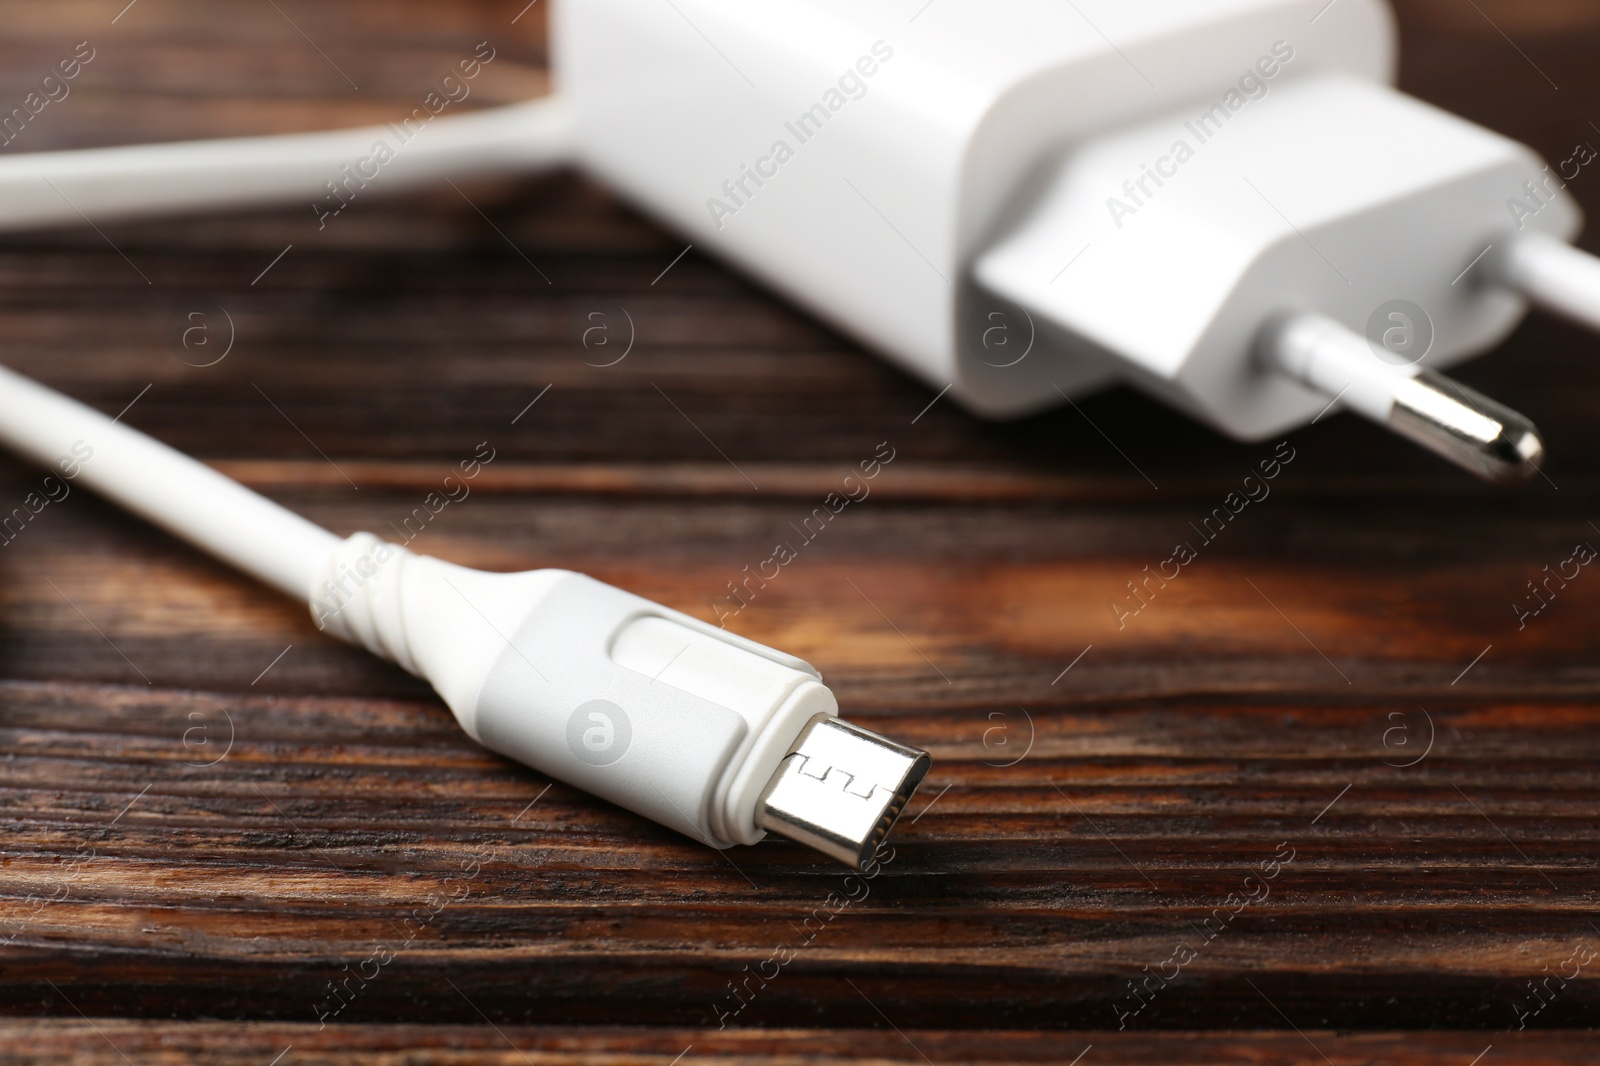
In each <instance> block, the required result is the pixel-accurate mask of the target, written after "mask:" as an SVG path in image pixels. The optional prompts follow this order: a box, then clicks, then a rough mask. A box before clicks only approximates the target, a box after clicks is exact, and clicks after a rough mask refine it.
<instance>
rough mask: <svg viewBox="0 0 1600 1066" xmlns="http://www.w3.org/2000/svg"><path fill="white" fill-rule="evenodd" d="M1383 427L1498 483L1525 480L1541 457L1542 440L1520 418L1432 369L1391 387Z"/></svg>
mask: <svg viewBox="0 0 1600 1066" xmlns="http://www.w3.org/2000/svg"><path fill="white" fill-rule="evenodd" d="M1389 428H1390V429H1392V430H1394V431H1395V432H1396V433H1398V434H1400V435H1401V436H1402V437H1407V438H1409V439H1410V440H1413V441H1416V442H1417V443H1418V444H1420V445H1422V446H1423V447H1425V448H1427V449H1428V450H1429V451H1432V452H1434V453H1436V454H1438V455H1441V456H1443V457H1444V458H1446V459H1448V460H1450V461H1451V462H1453V463H1455V464H1456V465H1457V466H1461V467H1465V468H1466V469H1467V470H1470V471H1472V472H1473V473H1474V474H1477V475H1478V476H1479V477H1482V478H1486V479H1487V480H1489V481H1495V482H1499V483H1501V484H1509V483H1513V482H1518V481H1526V480H1527V479H1528V478H1530V477H1532V476H1533V475H1534V474H1536V473H1538V472H1539V463H1540V462H1541V461H1542V460H1543V459H1544V441H1543V439H1541V438H1540V436H1539V431H1538V430H1537V429H1536V428H1534V425H1533V423H1532V422H1531V421H1529V420H1528V419H1527V418H1526V417H1524V416H1523V415H1520V414H1518V413H1517V412H1515V411H1513V410H1511V409H1510V408H1509V407H1506V406H1505V405H1503V404H1500V403H1497V402H1495V401H1494V400H1491V399H1489V397H1487V396H1485V395H1483V394H1482V393H1480V392H1476V391H1474V390H1473V389H1469V388H1467V387H1466V386H1465V385H1462V384H1461V383H1460V382H1457V381H1453V380H1451V379H1450V378H1447V377H1445V376H1444V375H1443V374H1440V373H1437V372H1435V371H1432V370H1424V371H1422V372H1421V373H1419V374H1417V376H1416V377H1414V378H1412V379H1411V380H1410V381H1407V382H1405V383H1404V384H1402V385H1400V386H1399V387H1398V388H1396V390H1395V394H1394V408H1393V409H1392V410H1391V411H1390V412H1389Z"/></svg>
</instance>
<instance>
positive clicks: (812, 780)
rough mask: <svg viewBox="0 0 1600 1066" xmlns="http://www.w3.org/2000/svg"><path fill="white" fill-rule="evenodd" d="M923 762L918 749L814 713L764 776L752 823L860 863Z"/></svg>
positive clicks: (895, 814)
mask: <svg viewBox="0 0 1600 1066" xmlns="http://www.w3.org/2000/svg"><path fill="white" fill-rule="evenodd" d="M928 765H929V760H928V753H927V752H925V751H920V750H918V749H916V748H909V747H906V746H905V745H904V744H896V743H895V742H894V741H892V740H889V739H888V738H887V737H881V736H879V735H878V734H876V733H874V732H872V731H871V730H868V729H862V728H861V727H860V726H856V725H851V724H850V723H849V722H845V721H841V720H840V719H838V718H835V717H834V716H833V715H830V714H819V715H817V716H816V717H814V718H812V719H811V721H810V722H808V723H807V724H806V727H805V728H804V729H802V730H801V731H800V735H799V737H797V738H796V739H795V742H794V744H793V745H792V746H791V747H790V749H789V755H788V756H787V757H786V758H785V759H784V760H783V762H782V763H780V764H779V766H778V769H777V772H776V773H774V774H773V775H772V780H771V781H770V782H768V784H767V787H766V790H765V791H764V792H763V793H762V795H761V800H760V802H759V804H758V806H757V809H756V822H757V824H759V825H760V826H761V828H763V829H766V830H770V831H771V832H774V833H777V834H779V835H780V836H784V837H788V838H789V839H790V840H793V841H795V842H797V843H800V844H804V845H806V846H807V847H810V848H815V849H816V850H817V851H820V852H822V853H823V854H824V855H828V856H831V857H832V858H835V859H838V860H839V861H840V862H843V863H845V864H846V865H848V866H853V867H855V868H856V869H862V868H864V867H865V866H866V864H867V863H868V862H869V861H871V859H872V857H873V855H875V854H876V853H877V850H878V845H880V844H882V843H883V841H884V838H885V837H887V836H888V835H889V830H890V829H892V828H893V827H894V823H895V821H896V820H897V819H898V818H899V817H900V813H901V812H902V811H903V810H905V806H906V801H907V800H909V799H910V798H911V794H912V793H913V792H915V791H916V790H917V786H918V785H919V784H921V783H922V779H923V777H924V776H925V775H926V774H927V772H928Z"/></svg>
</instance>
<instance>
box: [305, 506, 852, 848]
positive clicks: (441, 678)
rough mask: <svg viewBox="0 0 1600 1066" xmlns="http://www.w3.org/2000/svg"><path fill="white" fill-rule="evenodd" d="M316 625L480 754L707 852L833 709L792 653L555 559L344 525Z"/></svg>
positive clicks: (317, 581)
mask: <svg viewBox="0 0 1600 1066" xmlns="http://www.w3.org/2000/svg"><path fill="white" fill-rule="evenodd" d="M311 604H312V616H313V618H315V619H316V621H317V623H318V625H319V627H321V628H323V629H325V630H327V631H329V632H331V633H332V634H334V635H336V636H339V637H342V638H344V639H345V640H348V641H350V642H352V643H356V644H360V645H362V646H364V647H366V648H367V649H368V650H369V651H371V652H373V653H374V654H376V655H380V656H382V657H384V658H387V659H391V660H393V661H395V662H397V663H399V664H400V665H401V666H402V667H404V668H405V669H407V670H409V671H411V672H412V673H414V674H417V675H418V676H420V677H423V678H426V679H427V680H428V681H430V682H432V684H433V686H434V688H435V689H436V690H438V692H439V694H440V696H441V697H443V699H444V701H445V703H446V704H447V705H448V706H449V707H450V709H451V711H453V712H454V713H455V715H456V718H457V720H458V721H459V722H460V723H461V726H462V728H463V729H465V730H466V731H467V733H468V734H469V735H470V736H472V737H473V739H475V740H477V741H479V742H480V743H482V744H483V745H484V746H485V747H488V748H490V749H491V750H493V751H497V752H499V753H501V754H503V755H507V756H509V757H511V758H513V759H516V760H517V761H519V762H522V763H525V764H527V765H529V766H532V767H534V768H535V769H537V770H540V771H542V772H544V773H546V774H549V775H550V776H552V777H555V778H557V779H559V780H562V781H565V782H567V783H568V784H571V785H575V786H577V787H578V788H581V789H583V790H585V791H587V792H592V793H594V794H595V795H597V796H600V797H602V798H604V799H607V800H610V801H611V802H613V803H616V804H618V805H619V806H623V807H626V808H628V809H629V810H632V811H636V812H638V813H639V814H643V815H645V816H646V817H649V818H652V819H654V820H656V821H658V822H660V823H662V824H663V825H668V826H671V827H673V828H675V829H678V830H679V831H681V832H684V833H686V834H688V835H690V836H693V837H695V838H697V839H699V840H701V841H703V842H705V843H708V844H711V845H712V846H715V847H728V846H730V845H732V844H754V843H756V842H757V841H759V840H760V839H761V838H762V837H764V836H765V835H766V834H765V831H764V830H763V829H761V828H760V827H759V826H758V825H757V824H756V819H757V810H758V805H759V804H760V802H761V797H762V792H763V790H764V789H766V787H767V785H768V782H769V780H771V779H772V778H773V776H774V775H775V773H776V772H777V769H778V766H779V764H780V763H781V762H782V761H783V760H784V759H785V757H787V756H788V754H789V751H790V747H791V746H792V745H793V743H794V742H795V740H796V738H797V737H798V736H799V735H800V733H801V731H802V730H803V729H804V727H805V726H806V724H807V723H808V722H810V721H811V720H812V719H813V718H814V717H816V716H817V715H819V714H822V715H827V716H833V715H836V714H837V713H838V703H837V701H836V700H835V699H834V696H833V693H832V691H831V690H829V689H828V687H827V686H826V685H824V684H822V682H821V677H820V675H818V673H817V672H816V670H815V669H813V668H812V667H811V666H810V665H809V664H807V663H805V662H804V661H803V660H800V659H797V658H795V657H793V656H790V655H785V654H783V653H781V652H777V651H774V650H772V649H771V648H767V647H765V646H763V645H760V644H757V643H755V642H754V641H751V640H747V639H745V638H743V637H740V636H737V635H735V634H732V633H729V632H727V631H725V630H721V629H718V628H716V627H715V626H712V625H709V624H707V623H705V622H701V621H699V620H698V619H695V618H691V617H690V616H688V615H684V614H680V613H679V612H677V611H673V610H670V609H668V608H666V607H662V606H661V605H659V604H655V603H652V602H650V601H649V600H645V599H642V598H641V597H638V596H635V595H633V594H631V593H627V592H624V591H622V590H621V589H617V588H613V587H611V586H610V585H606V584H603V583H602V582H599V581H596V580H594V579H593V578H590V577H586V576H584V575H582V574H578V573H573V572H571V571H566V570H532V571H527V572H524V573H517V574H495V573H486V572H484V571H480V570H472V569H469V568H467V567H462V566H456V565H454V564H451V563H446V562H443V561H441V560H438V559H433V558H429V557H426V556H418V555H413V554H412V553H410V552H408V551H406V550H405V549H404V548H401V547H398V546H396V545H392V544H387V543H385V542H383V541H381V540H379V539H378V538H377V537H374V536H372V535H371V534H356V535H355V536H353V537H351V538H349V539H348V540H345V541H343V542H341V543H340V545H339V547H338V548H337V549H336V550H335V551H334V552H333V553H331V554H330V555H329V556H328V557H327V561H326V563H325V565H324V566H323V568H322V570H321V572H320V573H318V574H317V575H316V577H315V578H314V580H313V582H312V588H311Z"/></svg>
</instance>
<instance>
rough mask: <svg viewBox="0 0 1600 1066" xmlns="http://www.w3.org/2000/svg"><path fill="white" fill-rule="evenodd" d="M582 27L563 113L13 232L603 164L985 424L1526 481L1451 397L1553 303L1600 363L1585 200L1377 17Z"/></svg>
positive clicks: (1065, 12) (676, 6) (201, 176)
mask: <svg viewBox="0 0 1600 1066" xmlns="http://www.w3.org/2000/svg"><path fill="white" fill-rule="evenodd" d="M552 17H553V24H554V33H553V40H554V59H555V65H556V75H557V87H558V92H557V94H556V95H555V96H553V97H551V98H548V99H545V100H541V101H535V102H532V103H528V104H520V105H516V106H512V107H504V108H499V109H495V110H490V111H483V112H478V113H474V114H469V115H464V116H460V117H454V118H451V117H442V118H438V119H434V118H432V116H431V115H429V114H428V113H427V112H426V111H424V110H423V109H418V110H417V111H415V112H413V115H412V116H400V117H398V119H397V122H395V123H391V124H388V125H386V126H376V127H371V128H367V129H359V130H346V131H335V132H330V133H316V134H303V135H296V136H288V137H263V138H240V139H235V140H224V141H211V142H198V143H191V144H175V145H146V146H137V147H131V148H114V149H101V150H93V151H84V152H52V153H40V154H36V155H32V156H27V155H22V156H13V157H10V158H7V159H4V160H0V225H10V226H20V225H32V224H38V223H41V222H72V221H76V220H78V219H79V217H80V216H83V217H88V218H91V219H104V218H113V217H119V216H128V215H135V214H148V213H152V212H171V211H176V210H183V209H190V210H193V209H200V208H207V207H223V206H237V205H242V204H262V203H272V202H295V201H299V202H302V203H306V202H309V204H310V209H311V211H312V212H313V213H314V214H315V215H316V216H317V218H318V219H319V220H321V219H323V218H325V216H326V215H327V213H328V208H327V207H326V206H324V205H325V204H326V203H331V202H335V201H337V202H338V203H340V204H343V203H345V202H346V201H347V200H348V199H350V198H353V196H354V195H355V194H356V193H357V192H362V193H365V192H366V191H367V190H368V189H369V188H375V189H377V190H394V189H400V188H406V187H411V186H415V185H417V184H421V183H426V182H431V181H438V180H442V179H445V178H449V177H459V176H470V175H475V174H484V173H504V172H517V171H526V170H530V169H536V168H541V167H548V166H552V165H556V164H560V163H563V162H568V163H575V164H577V165H579V166H581V167H582V168H584V169H585V170H587V171H589V172H590V173H591V174H594V175H596V176H597V177H599V178H600V179H602V180H603V181H605V182H607V183H608V184H610V185H611V186H612V187H614V188H616V189H618V190H619V191H621V192H623V193H624V194H626V195H627V196H628V197H629V198H630V199H632V200H633V201H634V202H636V203H637V204H639V205H640V206H641V207H643V208H644V209H646V210H647V211H649V212H650V213H652V214H653V215H655V216H657V217H658V218H660V219H662V220H663V221H665V222H666V223H668V224H669V225H671V226H672V227H674V228H676V229H678V230H680V231H682V232H684V233H687V234H689V235H690V236H691V237H692V238H693V240H694V243H695V244H696V246H697V247H700V248H702V249H706V250H711V251H714V252H716V253H718V254H720V255H722V256H724V257H725V258H727V259H729V260H731V261H733V262H735V263H737V264H739V265H740V266H742V267H744V268H745V269H747V270H748V271H750V272H751V273H753V274H755V275H757V276H759V277H761V278H762V279H764V280H765V281H767V282H768V283H769V284H771V285H772V286H773V287H774V288H777V289H779V290H781V291H783V292H785V293H787V294H788V295H789V296H791V297H792V298H794V299H795V300H796V301H798V302H800V303H801V304H803V305H805V306H806V307H807V308H809V309H810V310H812V311H813V312H815V313H816V314H817V315H818V316H820V317H822V318H824V319H827V320H828V321H829V322H831V323H833V324H834V325H836V326H838V327H839V328H840V329H842V330H844V331H846V332H847V333H850V334H851V335H853V336H855V337H857V338H858V339H860V340H861V341H862V342H863V343H865V344H867V345H868V346H870V347H872V348H874V349H876V350H877V351H879V352H881V353H883V354H884V355H885V356H887V357H888V358H890V359H892V360H894V361H895V362H897V363H899V364H900V365H901V366H903V367H905V368H906V369H908V370H910V371H911V372H913V373H915V374H917V375H918V376H919V377H921V378H922V379H923V380H925V381H927V382H928V383H929V384H930V385H932V386H933V387H935V388H937V389H946V388H948V389H949V391H950V394H951V395H952V396H953V397H954V398H955V399H957V400H959V401H961V402H962V403H963V404H965V405H966V406H967V407H968V408H969V409H971V410H973V411H975V412H977V413H978V414H982V415H986V416H991V417H1010V416H1017V415H1022V414H1027V413H1030V412H1033V411H1037V410H1040V409H1042V408H1045V407H1048V406H1050V405H1052V404H1055V403H1058V402H1060V401H1061V400H1062V399H1063V397H1068V398H1070V397H1072V396H1076V395H1081V394H1083V393H1085V392H1088V391H1090V390H1092V389H1096V388H1100V387H1103V386H1105V385H1106V384H1109V383H1111V382H1114V381H1123V382H1126V383H1129V384H1131V385H1133V386H1135V387H1137V388H1140V389H1143V390H1145V391H1147V392H1150V393H1152V394H1153V395H1155V396H1157V397H1159V398H1161V399H1163V400H1165V401H1167V402H1168V403H1171V404H1173V405H1175V406H1177V407H1179V408H1181V409H1183V410H1185V411H1187V412H1189V413H1190V414H1192V415H1193V416H1195V417H1196V418H1199V419H1201V420H1203V421H1205V422H1207V423H1208V424H1210V425H1212V426H1214V427H1215V428H1217V429H1218V430H1220V431H1222V432H1224V433H1226V434H1228V435H1230V436H1232V437H1235V438H1239V439H1243V440H1258V439H1265V438H1267V437H1270V436H1275V435H1278V434H1281V433H1283V432H1285V431H1286V430H1289V429H1292V428H1294V427H1296V426H1300V425H1304V424H1306V423H1308V422H1311V421H1314V420H1316V419H1317V418H1319V417H1321V416H1322V415H1323V414H1325V413H1327V412H1328V411H1329V410H1331V409H1333V408H1335V407H1341V406H1342V407H1344V408H1346V409H1349V410H1352V411H1355V412H1356V413H1358V414H1362V415H1364V416H1366V417H1369V418H1372V419H1374V420H1376V421H1378V422H1380V423H1383V424H1386V425H1388V426H1390V427H1391V428H1393V429H1395V430H1396V431H1397V432H1400V433H1402V434H1404V435H1406V436H1409V437H1412V438H1413V439H1415V440H1417V441H1419V442H1420V443H1422V444H1424V445H1426V446H1428V447H1430V448H1432V449H1433V450H1435V451H1437V452H1439V453H1440V454H1442V455H1444V456H1446V457H1447V458H1449V459H1451V460H1453V461H1455V462H1457V463H1459V464H1460V465H1462V466H1465V467H1467V468H1468V469H1471V470H1473V471H1475V472H1476V473H1479V474H1481V475H1483V476H1486V477H1489V478H1491V479H1495V480H1514V479H1517V478H1520V477H1525V476H1527V475H1529V474H1531V473H1532V472H1533V471H1534V470H1535V469H1536V464H1537V463H1538V461H1539V459H1540V456H1541V455H1542V454H1543V445H1542V443H1541V441H1540V439H1539V436H1538V434H1537V432H1536V431H1535V430H1534V428H1533V426H1532V424H1531V423H1530V422H1529V421H1528V420H1527V419H1526V418H1523V417H1522V416H1521V415H1518V414H1516V413H1515V412H1512V411H1509V410H1507V409H1506V408H1504V407H1502V406H1501V405H1499V404H1497V403H1495V402H1493V401H1491V400H1489V399H1487V398H1485V397H1483V396H1481V395H1479V394H1477V393H1475V392H1473V391H1471V390H1468V389H1466V388H1464V387H1462V386H1460V385H1458V384H1456V383H1455V382H1453V381H1451V380H1449V379H1448V378H1445V377H1442V376H1441V375H1440V374H1439V373H1438V370H1439V368H1444V367H1448V366H1451V365H1453V364H1455V363H1457V362H1460V361H1462V360H1464V359H1466V358H1469V357H1470V356H1472V355H1475V354H1478V353H1480V352H1483V351H1485V350H1487V349H1489V348H1492V347H1494V346H1495V345H1496V344H1498V343H1499V342H1500V341H1501V340H1503V339H1504V338H1505V336H1506V335H1507V334H1508V333H1509V332H1510V330H1511V329H1513V328H1514V327H1515V325H1516V323H1517V322H1518V321H1519V320H1520V318H1521V316H1522V315H1523V314H1524V313H1525V311H1526V306H1527V299H1528V298H1531V299H1533V300H1534V301H1535V302H1538V303H1541V304H1543V305H1545V306H1546V307H1548V308H1550V309H1551V310H1554V311H1556V312H1558V313H1561V314H1565V315H1567V316H1569V317H1571V318H1574V319H1576V320H1578V321H1580V322H1582V323H1585V324H1588V325H1590V326H1593V327H1595V328H1597V329H1600V261H1597V260H1595V259H1593V258H1592V257H1589V256H1587V255H1584V254H1583V253H1580V252H1577V251H1576V250H1574V249H1572V248H1571V247H1569V246H1568V245H1567V244H1566V241H1567V240H1569V239H1571V238H1572V237H1573V236H1574V235H1575V233H1576V232H1577V231H1578V229H1579V228H1580V224H1581V220H1580V213H1579V211H1578V208H1577V206H1576V205H1575V203H1574V202H1573V200H1572V199H1571V197H1570V196H1568V195H1567V194H1566V193H1565V192H1564V189H1563V183H1562V180H1561V177H1560V175H1559V174H1558V173H1557V172H1556V171H1554V170H1552V169H1551V168H1549V167H1547V166H1544V165H1543V164H1542V163H1541V162H1540V161H1539V159H1538V158H1537V157H1536V156H1535V154H1534V153H1533V152H1532V151H1531V150H1529V149H1527V148H1525V147H1523V146H1521V145H1519V144H1517V143H1515V142H1512V141H1510V140H1507V139H1506V138H1503V137H1500V136H1498V135H1496V134H1494V133H1491V132H1489V131H1487V130H1484V129H1482V128H1480V127H1477V126H1474V125H1472V124H1470V123H1468V122H1465V121H1463V120H1461V119H1457V118H1454V117H1452V116H1450V115H1448V114H1446V113H1444V112H1441V111H1439V110H1437V109H1435V108H1432V107H1430V106H1427V105H1425V104H1422V103H1420V102H1419V101H1416V100H1414V99H1411V98H1409V97H1406V96H1404V95H1402V94H1400V93H1397V92H1395V91H1394V90H1392V89H1391V88H1389V87H1388V84H1387V83H1388V82H1390V81H1391V80H1392V78H1393V75H1394V70H1395V65H1396V52H1397V48H1396V36H1395V27H1394V23H1393V19H1392V17H1391V14H1390V12H1389V9H1388V8H1387V6H1386V5H1385V4H1384V2H1383V0H1333V2H1329V0H1141V2H1140V3H1137V4H1130V3H1124V2H1121V0H1068V2H1065V3H1062V2H1058V0H1005V2H1002V3H977V2H976V0H901V2H898V3H895V4H893V5H889V4H871V5H864V4H861V3H858V2H853V0H770V2H767V3H763V4H760V5H757V6H754V7H752V6H751V5H749V4H746V3H741V2H739V0H559V2H558V4H557V5H556V7H555V9H554V12H553V16H552ZM484 49H489V51H488V52H485V51H484ZM477 54H478V55H480V56H481V55H492V46H490V45H489V44H488V43H487V42H486V43H485V44H484V45H481V46H480V48H479V52H478V53H477ZM463 69H464V70H465V69H467V68H466V66H465V65H464V66H463ZM440 99H441V101H442V98H440ZM374 158H377V159H379V160H380V162H381V165H380V164H379V163H374V162H373V160H374ZM1019 350H1020V351H1021V354H1020V355H1019V354H1017V353H1018V352H1019Z"/></svg>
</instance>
